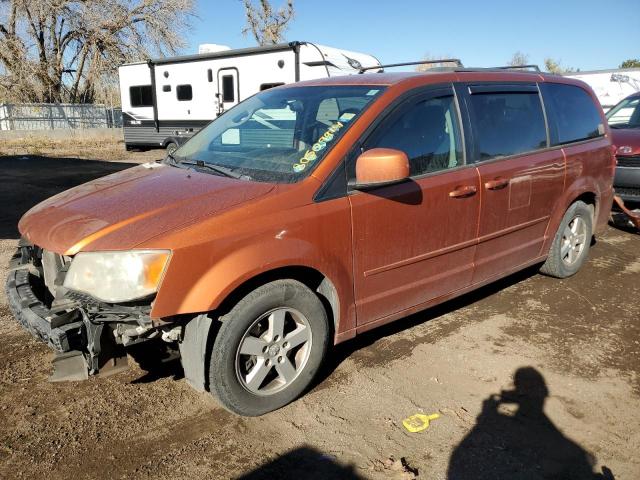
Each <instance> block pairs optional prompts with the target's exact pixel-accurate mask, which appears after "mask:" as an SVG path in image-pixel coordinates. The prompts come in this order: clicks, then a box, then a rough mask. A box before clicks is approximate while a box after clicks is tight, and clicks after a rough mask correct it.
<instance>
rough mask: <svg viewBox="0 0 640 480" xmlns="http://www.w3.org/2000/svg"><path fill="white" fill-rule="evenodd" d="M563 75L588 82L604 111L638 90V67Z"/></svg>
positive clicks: (639, 89)
mask: <svg viewBox="0 0 640 480" xmlns="http://www.w3.org/2000/svg"><path fill="white" fill-rule="evenodd" d="M565 76H566V77H571V78H576V79H578V80H582V81H583V82H585V83H588V84H589V86H590V87H591V88H593V91H594V92H595V94H596V95H597V96H598V100H600V103H601V104H602V108H604V110H605V111H607V110H609V109H610V108H611V107H613V106H614V105H616V104H617V103H618V102H619V101H620V100H622V99H623V98H625V97H628V96H629V95H631V94H632V93H635V92H640V68H624V69H612V70H594V71H591V72H574V73H569V74H567V75H565Z"/></svg>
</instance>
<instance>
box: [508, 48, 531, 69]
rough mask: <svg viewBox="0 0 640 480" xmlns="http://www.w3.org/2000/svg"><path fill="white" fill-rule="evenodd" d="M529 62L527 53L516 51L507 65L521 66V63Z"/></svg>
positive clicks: (526, 63)
mask: <svg viewBox="0 0 640 480" xmlns="http://www.w3.org/2000/svg"><path fill="white" fill-rule="evenodd" d="M528 64H529V55H528V54H526V53H522V52H521V51H519V50H518V51H517V52H516V53H514V54H513V56H512V57H511V60H509V63H508V65H509V66H511V67H522V66H523V65H528Z"/></svg>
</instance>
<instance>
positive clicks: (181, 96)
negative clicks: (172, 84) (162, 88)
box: [176, 85, 193, 102]
mask: <svg viewBox="0 0 640 480" xmlns="http://www.w3.org/2000/svg"><path fill="white" fill-rule="evenodd" d="M176 96H177V97H178V101H180V102H188V101H189V100H191V99H192V98H193V90H192V89H191V85H178V86H177V87H176Z"/></svg>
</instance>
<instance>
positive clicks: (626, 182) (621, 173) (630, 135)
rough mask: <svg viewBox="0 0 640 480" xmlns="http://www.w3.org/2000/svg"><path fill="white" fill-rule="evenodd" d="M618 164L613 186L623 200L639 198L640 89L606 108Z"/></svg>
mask: <svg viewBox="0 0 640 480" xmlns="http://www.w3.org/2000/svg"><path fill="white" fill-rule="evenodd" d="M607 120H608V122H609V127H611V140H612V142H613V144H614V145H615V146H616V158H617V160H618V167H617V168H616V176H615V179H614V181H613V186H614V187H615V189H616V193H617V194H618V195H619V196H620V197H621V198H622V199H623V200H624V201H625V202H628V201H631V202H640V92H637V93H634V94H632V95H629V96H628V97H627V98H625V99H624V100H622V101H621V102H620V103H618V104H617V105H616V106H615V107H613V108H612V109H611V110H609V111H608V112H607Z"/></svg>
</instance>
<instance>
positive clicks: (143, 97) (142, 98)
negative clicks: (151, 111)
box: [129, 85, 153, 107]
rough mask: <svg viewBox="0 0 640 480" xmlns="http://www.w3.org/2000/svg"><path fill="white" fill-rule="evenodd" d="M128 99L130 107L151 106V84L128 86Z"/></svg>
mask: <svg viewBox="0 0 640 480" xmlns="http://www.w3.org/2000/svg"><path fill="white" fill-rule="evenodd" d="M129 100H130V102H131V106H132V107H152V106H153V92H152V90H151V85H136V86H133V87H129Z"/></svg>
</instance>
